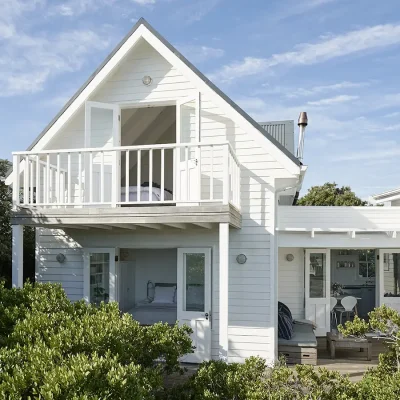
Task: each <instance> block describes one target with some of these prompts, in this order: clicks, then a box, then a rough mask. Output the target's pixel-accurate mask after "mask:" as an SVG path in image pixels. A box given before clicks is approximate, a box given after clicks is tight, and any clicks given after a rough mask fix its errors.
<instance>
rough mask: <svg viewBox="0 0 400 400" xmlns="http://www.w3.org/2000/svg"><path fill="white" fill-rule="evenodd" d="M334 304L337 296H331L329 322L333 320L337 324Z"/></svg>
mask: <svg viewBox="0 0 400 400" xmlns="http://www.w3.org/2000/svg"><path fill="white" fill-rule="evenodd" d="M336 305H337V298H336V297H331V322H333V320H334V321H335V322H336V325H337V315H336V310H335V307H336Z"/></svg>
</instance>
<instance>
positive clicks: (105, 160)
mask: <svg viewBox="0 0 400 400" xmlns="http://www.w3.org/2000/svg"><path fill="white" fill-rule="evenodd" d="M120 120H121V109H120V107H119V105H118V104H108V103H99V102H94V101H87V102H86V104H85V148H101V149H102V150H104V152H100V151H97V152H93V153H86V154H85V171H86V172H85V203H114V204H115V203H116V202H117V201H119V200H120V191H121V189H120V186H121V184H120V179H121V178H120V173H121V172H120V170H121V167H120V165H121V161H120V152H111V151H108V152H107V148H112V147H118V146H120V145H121V123H120Z"/></svg>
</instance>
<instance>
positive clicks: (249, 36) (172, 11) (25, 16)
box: [0, 0, 400, 197]
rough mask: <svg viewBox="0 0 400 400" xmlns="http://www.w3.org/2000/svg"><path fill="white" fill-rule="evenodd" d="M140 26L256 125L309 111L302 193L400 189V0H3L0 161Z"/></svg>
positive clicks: (38, 128) (0, 19)
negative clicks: (331, 185)
mask: <svg viewBox="0 0 400 400" xmlns="http://www.w3.org/2000/svg"><path fill="white" fill-rule="evenodd" d="M141 16H143V17H145V18H146V19H147V20H148V21H149V22H150V23H151V24H152V25H153V26H154V27H155V28H156V29H157V30H158V31H159V32H160V33H161V34H162V35H163V36H164V37H166V38H167V39H168V40H169V41H170V42H171V43H172V44H173V45H175V46H177V47H178V49H179V50H180V51H181V52H182V53H183V54H184V55H185V56H187V57H188V58H189V59H190V60H191V61H192V62H193V63H194V64H195V65H196V66H198V68H199V69H200V70H201V71H203V72H204V73H205V74H206V75H208V76H209V77H210V78H211V79H212V80H213V81H214V83H216V84H217V85H218V86H219V87H220V88H221V89H222V90H223V91H225V92H226V93H227V94H228V95H229V96H230V97H232V98H233V99H234V100H235V101H236V102H238V104H239V105H241V106H242V107H243V108H244V109H245V110H246V111H247V112H248V113H249V114H250V115H252V116H253V117H254V118H255V119H256V120H258V121H265V120H277V119H295V120H296V119H297V117H298V114H299V112H300V111H307V112H308V114H309V120H310V125H309V128H308V130H307V132H306V141H305V158H304V162H305V163H306V164H307V165H308V166H309V170H308V172H307V176H306V180H305V186H304V187H305V188H308V187H310V186H311V185H316V184H322V183H324V182H326V181H336V182H337V183H338V184H340V185H350V186H351V187H352V188H353V190H355V191H356V193H357V194H358V195H360V196H362V197H367V196H368V195H370V194H373V193H379V192H382V191H384V190H386V189H390V188H393V187H397V186H400V179H399V177H400V162H399V160H400V74H399V71H400V2H399V1H398V0H381V1H380V2H377V1H376V0H297V1H292V0H268V1H266V0H247V1H242V0H202V1H195V0H65V1H62V0H61V1H55V0H51V1H50V0H2V1H1V6H0V46H1V51H0V118H1V122H2V123H1V126H2V127H1V136H2V146H0V157H1V158H11V152H12V151H13V150H24V149H26V148H27V146H28V145H29V144H30V143H31V142H32V140H33V139H34V138H35V137H36V136H37V135H38V134H39V132H40V131H41V130H42V128H43V127H44V126H45V125H46V124H47V123H48V122H49V121H50V120H51V119H52V118H53V116H54V115H55V114H56V113H57V112H58V110H59V109H60V108H61V107H62V105H63V104H64V103H65V102H66V101H67V100H68V98H69V97H70V96H71V95H72V94H73V93H74V91H75V90H76V89H78V88H79V87H80V85H81V84H82V83H83V82H84V81H85V80H86V79H87V77H88V76H89V75H90V74H91V73H92V72H93V70H94V69H95V68H96V67H97V66H98V64H99V63H100V62H101V61H102V60H103V59H104V57H105V56H106V55H107V54H108V53H109V52H110V51H111V50H112V48H113V47H114V46H115V44H116V43H118V42H119V40H120V39H121V38H122V37H123V36H124V35H125V34H126V33H127V32H128V31H129V29H130V28H131V27H132V25H133V24H134V23H135V22H136V21H137V19H138V18H139V17H141Z"/></svg>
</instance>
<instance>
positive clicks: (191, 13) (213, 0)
mask: <svg viewBox="0 0 400 400" xmlns="http://www.w3.org/2000/svg"><path fill="white" fill-rule="evenodd" d="M222 1H223V0H201V1H195V2H193V3H190V4H187V5H185V6H180V7H179V8H178V10H177V12H176V14H175V18H176V19H177V20H179V22H180V23H184V24H192V23H194V22H198V21H200V20H202V19H203V18H204V17H205V16H206V15H207V14H209V13H210V12H211V11H212V10H214V8H215V7H217V6H218V5H219V3H221V2H222Z"/></svg>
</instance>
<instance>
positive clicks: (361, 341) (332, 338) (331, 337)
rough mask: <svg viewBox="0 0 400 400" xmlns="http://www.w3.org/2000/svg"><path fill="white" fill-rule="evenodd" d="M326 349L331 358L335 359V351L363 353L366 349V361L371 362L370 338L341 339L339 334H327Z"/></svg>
mask: <svg viewBox="0 0 400 400" xmlns="http://www.w3.org/2000/svg"><path fill="white" fill-rule="evenodd" d="M327 339H328V349H329V350H330V353H331V358H332V359H334V358H335V354H336V349H346V350H349V349H359V350H361V351H363V350H364V349H367V360H368V361H371V355H372V341H371V338H352V337H343V336H341V335H339V334H336V333H332V332H328V334H327Z"/></svg>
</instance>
